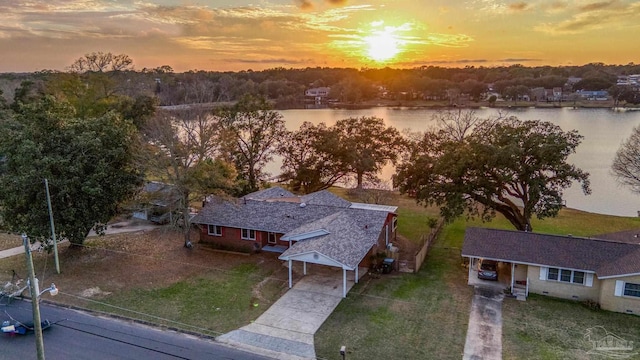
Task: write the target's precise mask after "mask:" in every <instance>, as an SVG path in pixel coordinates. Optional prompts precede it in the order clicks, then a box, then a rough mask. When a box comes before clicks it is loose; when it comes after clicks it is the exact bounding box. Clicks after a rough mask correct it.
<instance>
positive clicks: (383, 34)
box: [363, 22, 404, 62]
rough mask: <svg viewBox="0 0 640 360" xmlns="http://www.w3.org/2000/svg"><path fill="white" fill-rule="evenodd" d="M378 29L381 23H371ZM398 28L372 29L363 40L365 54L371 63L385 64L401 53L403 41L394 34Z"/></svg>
mask: <svg viewBox="0 0 640 360" xmlns="http://www.w3.org/2000/svg"><path fill="white" fill-rule="evenodd" d="M372 25H373V26H374V27H379V26H380V25H382V22H375V23H372ZM397 31H398V28H395V27H393V26H385V27H384V28H383V29H375V28H374V29H372V30H371V35H369V36H366V37H364V38H363V40H364V42H365V44H366V45H365V46H366V54H367V57H369V58H370V59H371V60H373V61H377V62H387V61H389V60H392V59H394V58H395V57H396V56H397V55H398V54H400V53H401V52H402V45H403V43H404V41H403V40H402V39H401V38H400V37H399V36H398V35H397V34H396V32H397Z"/></svg>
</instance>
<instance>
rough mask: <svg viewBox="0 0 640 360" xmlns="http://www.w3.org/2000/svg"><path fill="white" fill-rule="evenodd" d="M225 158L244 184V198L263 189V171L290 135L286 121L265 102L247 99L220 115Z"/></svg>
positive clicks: (255, 98) (222, 110) (262, 99)
mask: <svg viewBox="0 0 640 360" xmlns="http://www.w3.org/2000/svg"><path fill="white" fill-rule="evenodd" d="M216 116H217V117H219V119H220V144H221V146H222V152H223V156H224V158H225V159H226V160H227V161H229V162H231V163H233V164H234V165H235V166H236V170H237V171H238V176H239V179H241V180H242V181H243V182H244V185H243V189H242V191H241V193H242V194H247V193H250V192H253V191H256V190H258V189H259V185H260V183H261V182H262V181H263V180H265V177H266V174H265V173H264V171H263V169H264V167H265V166H266V164H267V163H268V162H269V161H271V160H272V158H273V155H275V154H276V152H277V149H278V146H279V144H280V141H281V140H282V139H283V138H284V137H285V135H286V129H285V126H284V120H283V119H282V115H281V114H280V113H278V112H277V111H273V110H271V106H270V105H269V104H268V103H267V101H266V100H265V99H264V98H260V97H253V96H245V97H244V98H242V100H240V101H239V102H238V103H237V104H235V105H234V106H232V107H227V108H223V109H220V110H218V111H216Z"/></svg>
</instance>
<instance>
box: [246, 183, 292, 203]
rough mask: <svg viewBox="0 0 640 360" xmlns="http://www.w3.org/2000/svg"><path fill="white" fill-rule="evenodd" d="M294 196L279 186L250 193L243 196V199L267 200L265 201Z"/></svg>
mask: <svg viewBox="0 0 640 360" xmlns="http://www.w3.org/2000/svg"><path fill="white" fill-rule="evenodd" d="M292 197H295V195H294V194H293V193H291V192H289V191H287V190H285V189H283V188H281V187H280V186H274V187H271V188H268V189H264V190H260V191H256V192H252V193H251V194H247V195H245V196H244V198H245V199H252V200H267V199H277V198H292Z"/></svg>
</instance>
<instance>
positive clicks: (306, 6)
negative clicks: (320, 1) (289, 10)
mask: <svg viewBox="0 0 640 360" xmlns="http://www.w3.org/2000/svg"><path fill="white" fill-rule="evenodd" d="M295 2H296V4H297V5H298V6H299V7H300V9H302V10H311V9H313V3H312V2H311V1H310V0H296V1H295Z"/></svg>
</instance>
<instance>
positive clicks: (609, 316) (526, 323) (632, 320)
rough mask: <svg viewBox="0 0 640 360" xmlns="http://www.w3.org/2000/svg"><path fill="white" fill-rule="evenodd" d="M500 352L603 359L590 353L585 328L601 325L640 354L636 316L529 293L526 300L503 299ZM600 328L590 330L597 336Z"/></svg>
mask: <svg viewBox="0 0 640 360" xmlns="http://www.w3.org/2000/svg"><path fill="white" fill-rule="evenodd" d="M502 326H503V327H502V334H503V335H502V338H503V344H502V354H503V358H504V359H558V360H565V359H567V360H568V359H606V358H613V357H608V356H602V355H600V356H599V355H595V354H593V355H590V354H587V352H588V351H590V350H593V344H591V343H589V341H588V338H586V337H585V335H586V333H587V330H588V329H590V328H594V327H597V326H602V327H604V329H606V331H608V332H611V333H613V334H615V335H617V336H619V337H621V338H622V339H624V340H627V341H633V344H634V348H635V353H636V355H635V357H629V359H631V358H634V359H637V358H638V357H640V348H639V345H638V344H640V317H638V316H636V315H627V314H619V313H613V312H609V311H604V310H591V309H589V308H587V307H586V306H583V305H581V304H579V303H576V302H574V301H569V300H561V299H554V298H549V297H545V296H541V295H535V294H531V295H530V296H529V297H528V298H527V301H525V302H522V301H517V300H515V299H505V301H504V303H503V305H502ZM604 329H602V328H600V329H597V330H595V331H594V333H595V334H596V335H595V336H594V338H593V339H594V340H597V339H601V338H602V337H603V336H604V335H605V334H604Z"/></svg>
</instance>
